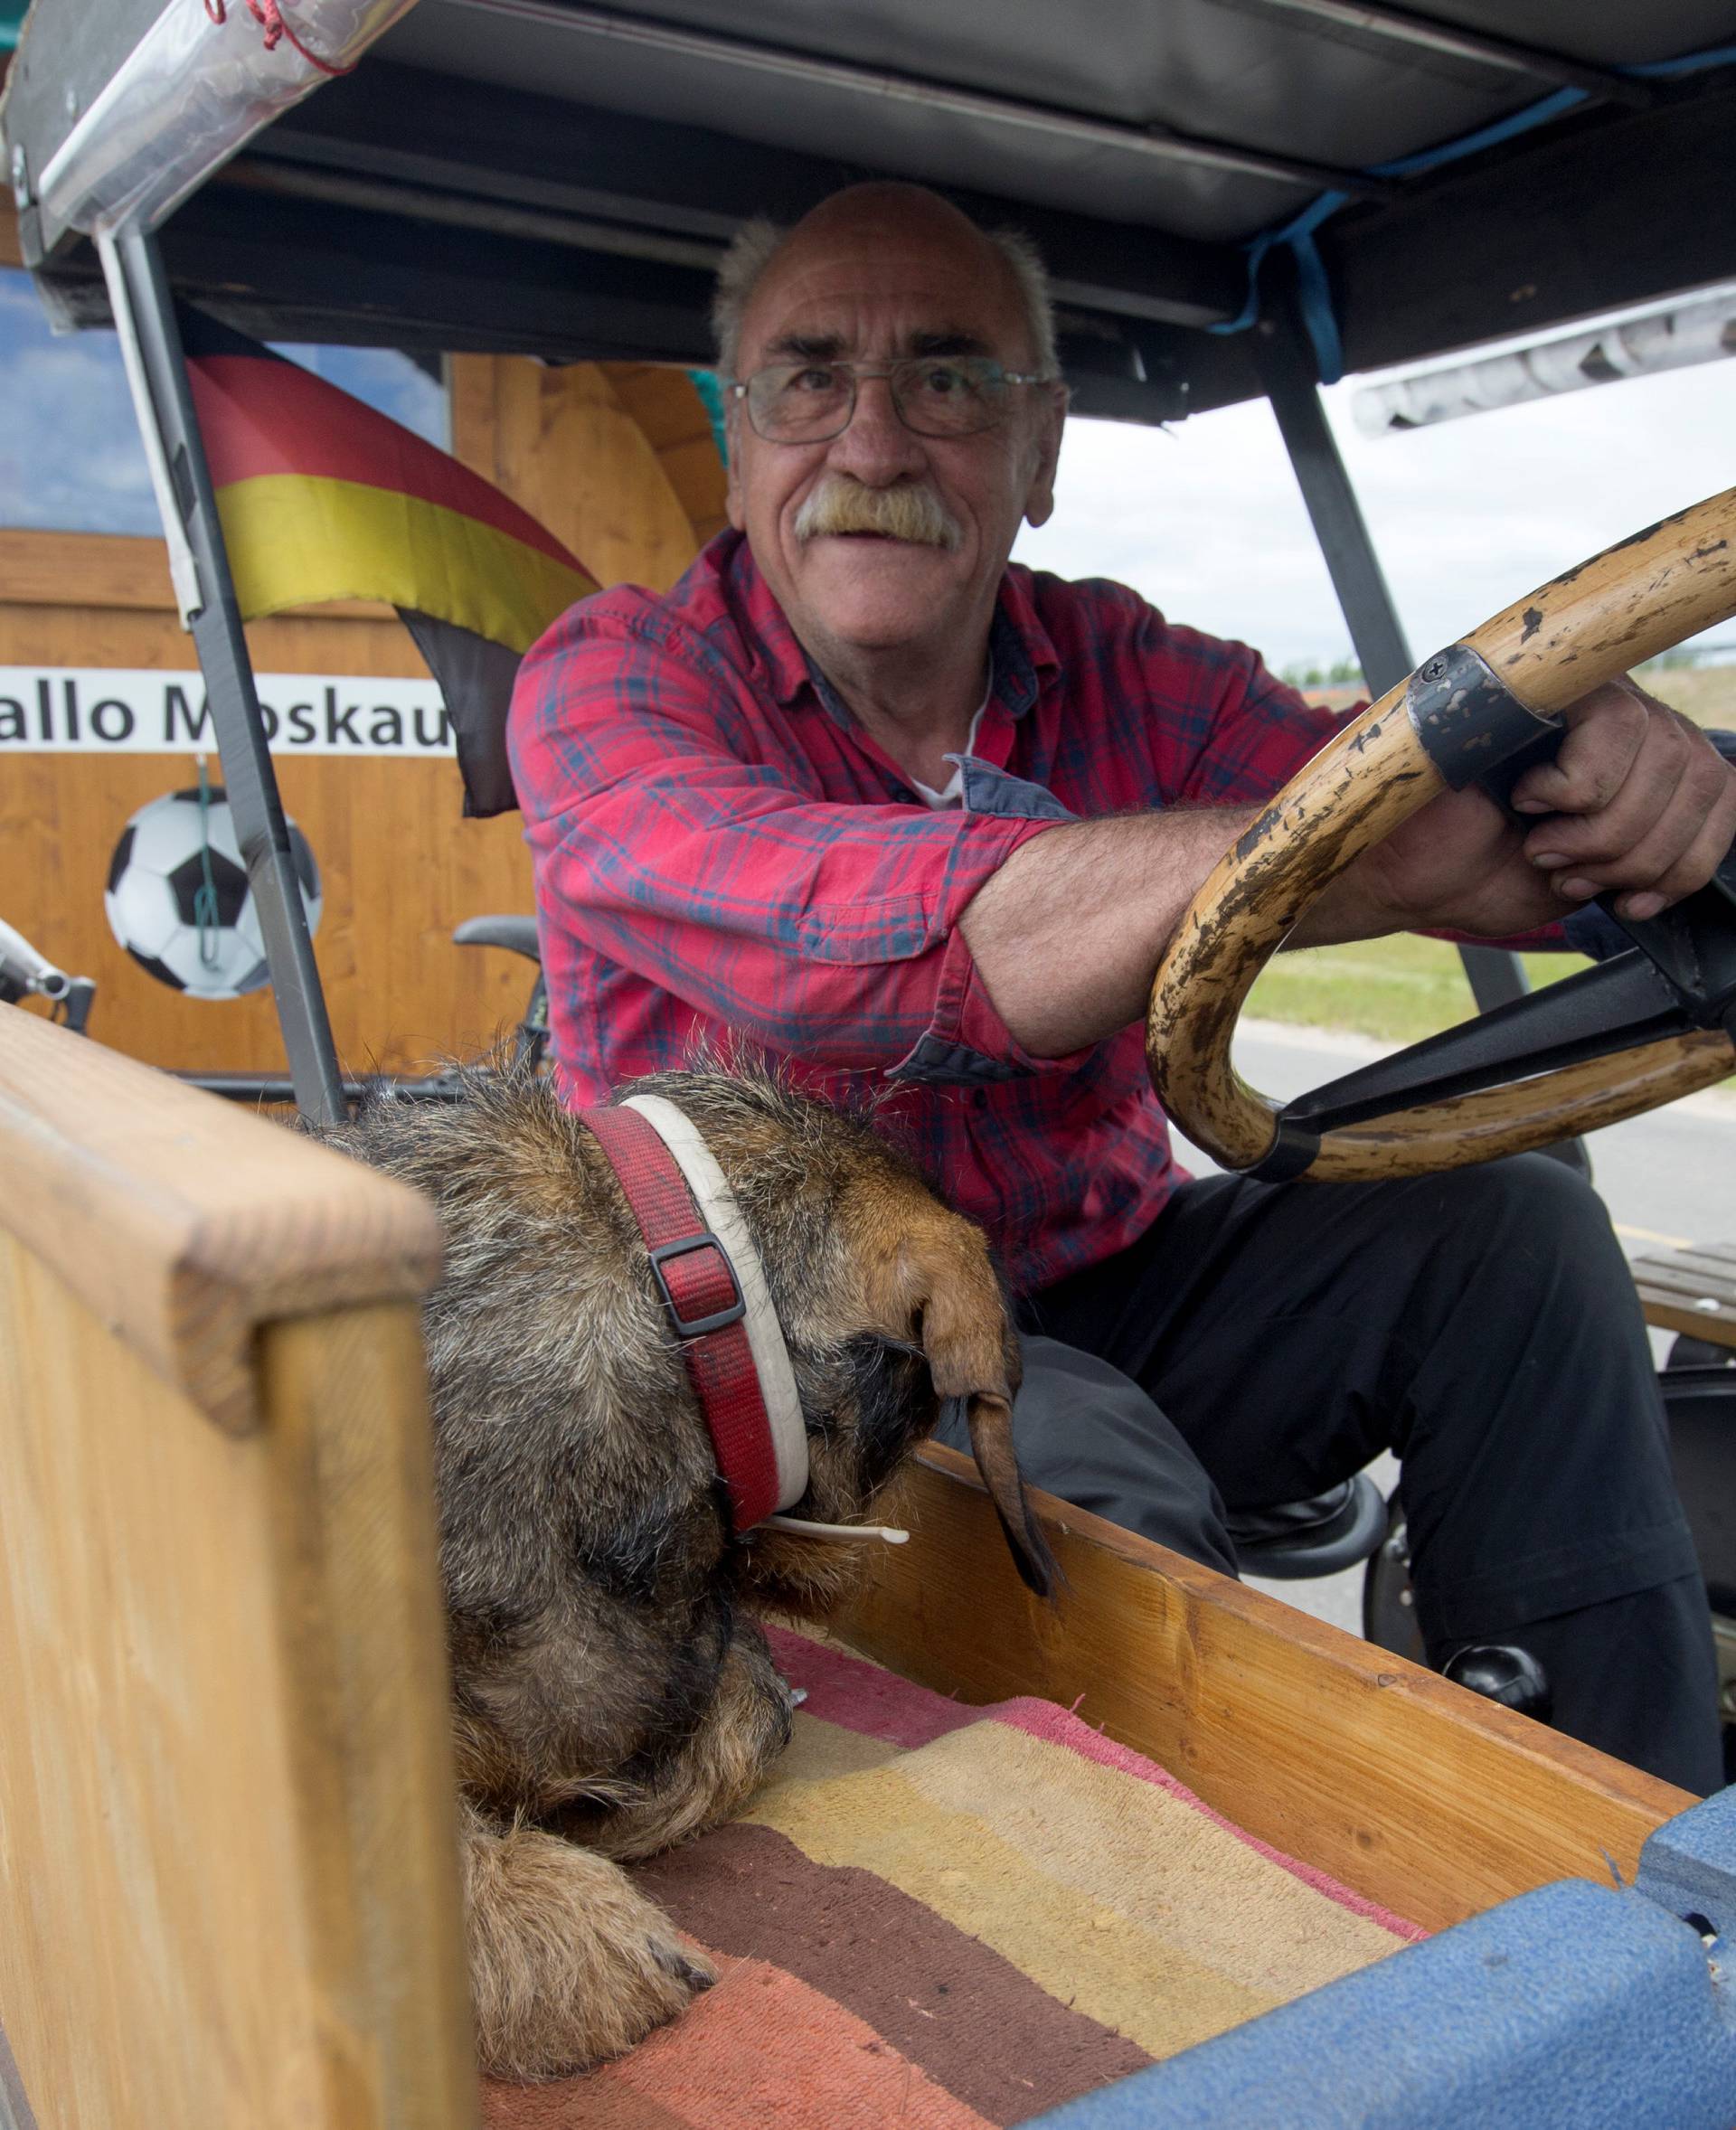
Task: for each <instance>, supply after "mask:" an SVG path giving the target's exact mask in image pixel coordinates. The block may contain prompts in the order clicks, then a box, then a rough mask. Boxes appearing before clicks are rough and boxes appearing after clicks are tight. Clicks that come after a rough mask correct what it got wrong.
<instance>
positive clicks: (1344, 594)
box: [1252, 259, 1591, 1175]
mask: <svg viewBox="0 0 1736 2130" xmlns="http://www.w3.org/2000/svg"><path fill="white" fill-rule="evenodd" d="M1287 265H1288V262H1287V261H1284V260H1281V259H1274V260H1270V261H1269V262H1268V265H1267V270H1266V271H1265V272H1264V273H1263V274H1262V276H1261V279H1260V297H1261V302H1260V316H1259V318H1258V319H1257V320H1256V322H1255V325H1254V330H1253V335H1252V339H1253V355H1254V364H1255V367H1256V368H1257V369H1258V371H1259V372H1260V382H1261V383H1262V384H1263V385H1264V386H1265V388H1266V396H1267V398H1268V399H1269V401H1271V406H1272V412H1273V413H1274V414H1275V415H1276V416H1277V418H1278V431H1279V434H1280V435H1281V436H1282V437H1283V438H1284V448H1285V449H1286V450H1287V451H1288V453H1289V457H1290V465H1291V467H1292V468H1293V469H1294V471H1295V474H1296V481H1297V487H1299V488H1300V489H1301V491H1302V500H1303V502H1304V504H1306V505H1307V513H1308V517H1309V520H1310V522H1311V523H1312V524H1313V526H1314V535H1315V538H1316V540H1317V541H1318V542H1320V551H1321V553H1322V555H1324V556H1325V558H1326V571H1327V574H1328V575H1329V576H1330V577H1331V579H1332V589H1334V591H1335V592H1336V593H1337V595H1338V605H1339V607H1340V608H1341V609H1342V610H1343V613H1344V624H1345V626H1346V627H1348V629H1349V630H1350V640H1351V642H1352V644H1353V645H1354V646H1355V651H1356V656H1357V660H1358V662H1359V663H1360V664H1361V665H1362V669H1363V679H1364V680H1365V681H1366V682H1367V683H1368V688H1369V693H1371V694H1372V695H1377V696H1378V695H1384V694H1385V693H1386V692H1387V690H1388V689H1389V688H1396V687H1397V686H1398V684H1399V683H1400V682H1401V681H1402V680H1403V679H1404V678H1405V676H1406V675H1407V674H1409V673H1411V671H1412V669H1413V668H1414V666H1415V664H1416V661H1415V659H1414V658H1412V656H1411V646H1410V645H1409V644H1408V643H1407V642H1406V640H1405V635H1404V626H1403V624H1402V623H1401V621H1400V619H1399V610H1398V608H1396V607H1395V606H1394V605H1393V603H1392V592H1391V591H1390V590H1389V589H1388V588H1387V582H1386V576H1385V572H1384V571H1383V570H1382V568H1381V559H1380V557H1379V555H1377V554H1376V553H1375V551H1374V542H1373V540H1372V539H1371V538H1370V537H1369V531H1368V523H1367V521H1366V520H1365V519H1364V518H1363V508H1362V505H1361V504H1360V503H1358V502H1357V500H1356V490H1355V488H1354V485H1352V482H1351V478H1350V473H1349V469H1348V468H1347V467H1345V465H1344V458H1343V457H1342V456H1341V455H1340V452H1339V449H1338V439H1337V438H1335V436H1334V435H1333V433H1332V424H1331V423H1330V422H1329V421H1328V420H1327V419H1326V408H1325V407H1324V406H1323V405H1322V404H1321V400H1320V390H1319V382H1320V372H1319V366H1318V364H1317V363H1316V359H1315V353H1314V344H1313V342H1312V341H1311V340H1310V339H1309V338H1308V334H1307V326H1306V325H1304V323H1303V319H1302V313H1301V309H1300V306H1298V304H1297V297H1296V288H1295V283H1294V279H1293V278H1292V277H1291V276H1290V275H1289V274H1288V272H1286V271H1285V270H1284V269H1285V268H1286V266H1287ZM1458 958H1459V960H1460V961H1461V962H1462V963H1463V964H1464V968H1465V975H1466V977H1467V980H1468V981H1469V984H1470V986H1471V996H1472V997H1473V998H1474V999H1475V1000H1476V1001H1477V1011H1478V1013H1487V1012H1488V1011H1489V1010H1490V1009H1491V1007H1494V1006H1499V1005H1505V1004H1508V1002H1509V1001H1510V1000H1513V999H1515V998H1524V996H1525V994H1527V993H1528V992H1529V991H1530V989H1531V982H1530V979H1529V978H1528V977H1527V976H1526V975H1525V969H1524V963H1523V962H1522V961H1521V960H1520V959H1519V957H1518V956H1517V955H1516V954H1514V953H1512V952H1511V951H1510V950H1509V949H1508V948H1506V947H1460V948H1459V949H1458ZM1545 1151H1547V1152H1548V1153H1551V1154H1553V1155H1556V1156H1557V1157H1558V1158H1559V1159H1561V1160H1562V1161H1564V1162H1566V1163H1567V1164H1568V1165H1569V1167H1571V1168H1576V1169H1579V1170H1580V1172H1581V1173H1584V1174H1587V1175H1589V1174H1590V1168H1591V1164H1590V1156H1589V1155H1587V1153H1586V1151H1585V1148H1584V1145H1582V1143H1581V1142H1580V1140H1578V1139H1563V1140H1561V1141H1560V1142H1559V1143H1558V1144H1557V1145H1552V1146H1550V1147H1548V1148H1547V1149H1545Z"/></svg>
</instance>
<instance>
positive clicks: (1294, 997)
mask: <svg viewBox="0 0 1736 2130" xmlns="http://www.w3.org/2000/svg"><path fill="white" fill-rule="evenodd" d="M1521 958H1522V959H1523V960H1524V965H1525V969H1526V972H1527V973H1528V975H1530V977H1531V981H1532V984H1533V986H1541V985H1544V984H1552V983H1553V982H1554V981H1555V980H1556V978H1557V977H1560V976H1566V975H1571V974H1572V972H1573V971H1574V970H1575V969H1583V968H1585V967H1587V966H1589V965H1588V963H1587V962H1586V959H1585V957H1584V956H1583V955H1579V954H1527V955H1524V956H1523V957H1521ZM1247 1010H1248V1012H1249V1013H1250V1014H1252V1015H1254V1016H1256V1017H1257V1018H1259V1019H1260V1020H1263V1021H1288V1022H1290V1023H1297V1024H1300V1025H1301V1026H1303V1027H1307V1028H1343V1029H1350V1030H1352V1031H1354V1032H1355V1033H1357V1034H1359V1035H1373V1036H1378V1037H1379V1038H1380V1039H1381V1040H1382V1041H1385V1042H1415V1041H1418V1039H1419V1038H1420V1037H1421V1036H1425V1035H1433V1034H1434V1033H1435V1032H1437V1030H1439V1029H1442V1028H1450V1027H1452V1026H1453V1024H1454V1023H1456V1022H1458V1021H1467V1020H1469V1018H1470V1017H1471V1015H1472V1014H1473V1013H1475V1012H1476V1011H1477V1004H1476V1002H1475V1000H1474V999H1473V998H1472V996H1471V987H1470V985H1469V984H1468V983H1467V980H1466V976H1465V972H1464V969H1463V968H1462V967H1461V966H1460V964H1459V959H1458V949H1457V948H1456V947H1449V946H1448V944H1447V943H1446V941H1445V940H1443V939H1418V938H1412V937H1411V935H1409V934H1408V933H1405V934H1401V935H1399V936H1397V937H1395V938H1391V939H1364V940H1359V941H1357V942H1356V943H1355V944H1354V945H1353V946H1349V947H1312V948H1309V949H1307V951H1305V952H1303V953H1299V954H1279V955H1275V956H1274V957H1273V958H1272V959H1271V961H1270V962H1269V963H1268V964H1267V966H1266V968H1265V970H1264V971H1263V972H1262V974H1261V975H1260V981H1259V982H1258V983H1257V984H1256V985H1254V988H1253V990H1252V992H1251V993H1250V995H1249V999H1248V1007H1247Z"/></svg>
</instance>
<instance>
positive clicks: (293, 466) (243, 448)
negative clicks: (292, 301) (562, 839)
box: [180, 306, 598, 815]
mask: <svg viewBox="0 0 1736 2130" xmlns="http://www.w3.org/2000/svg"><path fill="white" fill-rule="evenodd" d="M180 320H181V337H182V344H183V347H184V351H185V353H186V359H187V372H188V376H189V379H190V381H191V382H192V387H193V410H194V412H195V413H196V415H197V417H198V420H199V429H200V434H201V436H202V437H203V441H204V447H205V456H206V457H207V459H208V460H209V461H210V465H211V476H212V485H213V486H214V487H215V489H216V491H217V514H218V516H219V518H220V519H221V521H222V528H223V542H224V545H225V546H226V547H227V549H228V551H229V561H230V569H231V572H232V574H233V577H234V580H235V591H236V597H237V598H238V600H239V602H240V605H241V615H242V617H243V619H245V620H249V621H251V620H255V619H257V618H258V617H259V616H260V615H263V614H277V613H280V612H282V611H283V610H284V609H285V608H289V607H307V606H313V605H316V604H318V603H319V602H320V601H322V600H325V599H383V600H385V601H387V602H388V603H389V604H391V605H392V606H394V607H396V608H397V609H398V611H399V614H400V615H401V617H402V619H403V621H404V624H405V626H406V627H408V628H409V629H410V634H411V635H412V636H414V637H415V639H416V645H417V647H418V649H419V650H420V652H421V654H422V655H423V657H424V658H425V659H426V660H427V661H428V665H429V672H430V673H432V674H433V675H434V678H435V679H436V681H438V682H439V686H440V692H441V694H442V695H443V696H444V698H445V701H446V707H447V710H448V713H449V714H450V716H451V719H452V724H453V729H454V730H455V732H456V734H457V737H458V766H459V768H460V769H461V771H462V772H463V776H464V787H465V806H464V810H465V812H466V813H467V814H473V815H481V814H502V813H507V812H510V811H511V810H512V809H513V808H514V807H515V806H517V804H518V800H517V798H516V796H515V795H514V791H513V786H512V777H511V774H510V771H509V770H508V768H507V764H506V748H505V725H506V710H507V705H508V703H509V702H510V701H511V697H512V686H513V680H514V675H515V674H516V673H517V671H518V662H519V660H520V658H521V657H522V656H523V655H524V653H525V652H526V651H528V650H529V649H530V647H531V646H532V645H533V643H534V642H535V641H536V639H537V637H538V636H541V635H542V631H543V630H544V629H545V628H547V627H548V626H549V625H550V623H551V622H552V621H553V620H554V619H555V618H556V617H557V616H558V615H560V614H561V613H563V612H564V611H565V609H566V608H568V607H570V606H571V604H572V602H573V601H574V600H575V599H580V598H584V597H585V596H586V595H587V594H588V593H590V592H594V591H595V590H597V589H598V584H597V580H596V579H595V578H594V577H592V576H591V575H590V571H589V570H586V569H585V567H584V565H583V564H582V563H581V562H580V561H579V560H578V558H577V557H576V556H574V555H571V554H570V553H568V551H567V550H566V549H565V548H564V547H563V546H562V545H561V542H559V541H558V540H557V539H556V538H555V537H554V535H553V534H552V533H550V532H549V531H548V530H547V529H546V528H545V527H544V526H542V525H540V524H539V523H537V521H536V520H535V519H534V518H533V517H532V516H531V515H530V514H529V513H528V512H527V511H524V510H521V509H520V508H519V506H518V504H515V503H514V502H513V501H512V499H511V498H510V497H509V496H506V495H503V494H502V493H501V491H500V490H499V489H498V488H496V487H495V486H493V485H492V484H490V483H489V482H487V481H485V480H484V479H482V477H481V476H479V475H477V474H473V473H472V472H471V471H470V470H469V468H468V467H464V466H461V465H459V463H458V460H457V459H456V458H453V457H449V456H448V454H447V453H446V452H444V451H440V450H438V449H436V448H435V447H434V446H433V445H432V444H429V443H427V442H425V441H424V440H423V438H420V437H419V436H416V435H415V434H413V432H412V431H410V429H405V428H403V427H402V426H401V424H400V423H398V422H395V421H393V420H392V419H390V417H389V416H387V415H384V414H381V413H378V412H377V411H376V410H374V409H373V408H372V407H368V406H365V405H363V402H362V401H360V400H357V399H354V398H352V396H351V395H350V394H349V393H348V392H345V391H339V390H338V388H337V387H336V386H335V385H333V384H327V383H326V382H325V379H324V378H323V377H316V376H315V375H314V374H313V373H312V372H311V371H307V370H304V369H302V368H301V367H300V365H299V364H298V363H291V362H289V361H288V359H287V358H286V357H284V356H282V355H278V354H276V353H273V351H272V350H271V349H270V348H268V347H265V346H262V345H261V344H259V342H258V341H254V340H249V339H248V338H246V336H245V335H242V334H240V333H235V332H232V331H231V329H230V328H229V327H228V326H226V325H220V324H218V322H217V321H216V320H215V319H214V318H211V317H207V316H205V315H204V314H203V312H198V311H193V310H191V309H189V308H188V307H186V306H182V308H181V312H180Z"/></svg>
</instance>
